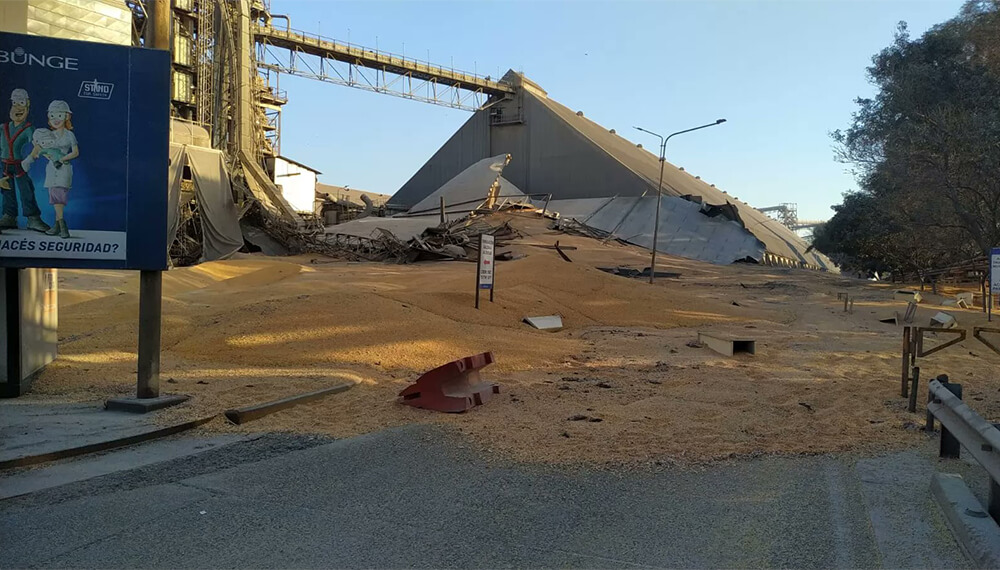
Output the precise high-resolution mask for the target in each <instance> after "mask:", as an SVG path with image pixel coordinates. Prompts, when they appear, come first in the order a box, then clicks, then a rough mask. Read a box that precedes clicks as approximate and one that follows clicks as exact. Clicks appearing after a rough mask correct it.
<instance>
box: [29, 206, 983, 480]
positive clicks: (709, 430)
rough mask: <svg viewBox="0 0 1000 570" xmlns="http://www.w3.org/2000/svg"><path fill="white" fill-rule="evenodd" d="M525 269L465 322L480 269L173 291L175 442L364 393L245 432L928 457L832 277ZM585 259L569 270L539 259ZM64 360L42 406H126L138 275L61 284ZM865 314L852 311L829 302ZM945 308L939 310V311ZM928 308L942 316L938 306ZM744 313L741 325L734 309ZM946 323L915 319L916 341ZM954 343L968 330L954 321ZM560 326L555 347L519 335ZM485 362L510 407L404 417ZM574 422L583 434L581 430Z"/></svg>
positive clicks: (302, 272) (397, 268) (891, 349)
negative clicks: (470, 359)
mask: <svg viewBox="0 0 1000 570" xmlns="http://www.w3.org/2000/svg"><path fill="white" fill-rule="evenodd" d="M512 219H513V222H514V223H515V225H516V226H517V227H519V228H520V229H521V230H522V232H523V233H524V234H525V237H524V238H523V239H520V240H518V241H517V242H516V243H515V245H514V247H513V250H514V251H515V252H517V253H523V254H525V257H524V258H522V259H518V260H515V261H508V262H502V263H500V264H499V266H498V268H497V291H496V302H494V303H489V302H484V303H483V305H482V309H481V310H478V311H477V310H476V309H475V308H473V298H474V287H473V285H474V283H473V281H474V270H475V264H472V263H465V262H440V263H423V264H415V265H389V264H381V263H367V262H366V263H348V262H342V261H335V260H329V259H325V258H318V257H315V256H298V257H291V258H267V257H260V256H242V257H239V258H237V259H232V260H228V261H222V262H212V263H205V264H202V265H199V266H196V267H189V268H182V269H175V270H171V271H169V272H168V273H166V274H165V275H164V285H163V290H164V301H163V309H164V318H163V356H162V370H163V372H162V377H161V389H162V391H164V392H169V393H186V394H191V395H192V400H191V401H190V402H189V403H187V404H185V405H183V406H180V407H177V408H173V409H170V410H167V411H165V412H163V413H162V417H163V419H164V421H173V420H176V419H180V418H193V417H196V416H201V415H203V414H208V413H218V412H221V411H222V410H224V409H226V408H230V407H235V406H241V405H248V404H253V403H260V402H264V401H268V400H273V399H277V398H282V397H286V396H289V395H292V394H296V393H301V392H306V391H311V390H315V389H318V388H322V387H325V386H329V385H331V384H333V383H336V382H341V381H344V380H350V381H353V382H356V383H357V386H356V387H355V388H353V389H352V390H349V391H348V392H345V393H343V394H338V395H334V396H330V397H327V398H325V399H323V400H321V401H318V402H314V403H310V404H306V405H302V406H299V407H296V408H292V409H289V410H286V411H282V412H279V413H276V414H274V415H272V416H269V417H267V418H264V419H262V420H258V421H256V422H252V423H249V424H246V425H244V426H241V427H239V428H236V427H232V426H227V425H226V424H225V423H224V422H222V421H221V420H217V421H215V422H213V423H212V424H210V429H216V430H238V431H295V432H308V433H323V434H330V435H333V436H351V435H356V434H361V433H366V432H370V431H374V430H379V429H384V428H387V427H392V426H399V425H405V424H412V423H435V424H444V425H447V426H451V427H453V428H454V429H456V430H458V431H461V432H462V433H464V434H467V435H468V436H469V437H470V438H472V439H473V440H474V441H475V442H476V443H477V444H478V445H479V446H480V447H481V449H482V450H483V453H487V454H500V455H504V456H509V457H512V458H515V459H521V460H528V461H542V462H556V463H565V462H587V463H597V464H636V463H643V462H672V463H675V462H680V463H685V462H700V461H706V460H712V459H719V458H727V457H735V456H749V455H757V454H772V453H818V452H830V451H844V450H870V449H883V448H894V447H899V446H902V445H906V444H908V443H914V442H916V441H918V440H919V439H920V438H922V437H923V436H922V435H920V433H919V431H918V430H917V429H916V428H917V427H918V426H917V424H919V423H920V421H921V418H922V416H921V415H920V414H917V415H913V414H907V413H906V412H905V410H904V402H903V400H902V399H901V398H900V397H899V353H898V351H899V344H900V338H901V337H900V329H899V328H898V327H895V326H892V325H886V324H882V323H879V322H878V317H879V316H882V315H883V314H884V313H886V312H890V311H892V310H901V306H904V304H903V303H902V302H899V301H892V299H891V292H890V290H889V289H887V288H886V287H885V286H882V285H875V284H870V283H866V282H863V281H857V280H850V279H846V278H841V277H839V276H836V275H829V274H822V273H816V272H807V271H800V270H788V269H778V268H767V267H758V266H753V265H742V264H738V265H732V266H715V265H709V264H705V263H700V262H695V261H690V260H682V259H677V258H671V257H669V256H661V257H662V258H663V259H662V263H663V265H662V266H661V267H660V268H659V269H660V270H661V271H676V272H679V273H681V274H682V275H681V276H680V277H679V278H671V279H661V280H659V281H658V283H657V284H656V285H654V286H650V285H649V284H648V283H646V282H644V281H641V280H633V279H628V278H624V277H619V276H614V275H610V274H608V273H604V272H602V271H600V270H598V269H597V267H598V266H608V265H629V266H632V267H636V268H642V267H645V266H646V265H647V263H646V261H647V257H646V256H647V253H646V252H644V251H643V250H640V249H638V248H633V247H630V246H624V245H621V244H615V243H610V244H602V243H601V242H599V241H596V240H592V239H589V238H585V237H576V236H568V235H565V234H557V233H555V232H552V231H550V230H547V229H546V228H545V227H544V224H543V223H542V222H541V221H540V220H534V219H530V218H528V217H526V216H513V217H512ZM556 239H558V240H560V243H561V244H562V245H566V246H571V247H576V248H577V249H575V250H569V251H567V253H568V254H569V255H570V257H571V258H572V259H573V262H572V263H567V262H565V261H563V260H562V259H561V258H560V257H559V256H558V254H556V252H554V251H552V250H547V249H542V248H537V247H533V246H532V245H531V244H551V243H553V242H554V241H555V240H556ZM59 281H60V292H59V298H60V331H59V333H60V357H59V359H58V360H57V361H56V362H55V363H53V364H52V365H50V366H49V367H48V368H47V369H46V370H45V371H44V372H43V373H42V374H41V375H40V376H39V378H38V379H37V380H36V381H35V384H34V390H33V392H32V394H30V395H29V396H27V398H28V399H29V400H58V401H89V400H98V399H103V398H106V397H108V396H112V395H120V394H126V393H129V392H131V391H133V390H134V385H135V357H136V355H135V345H136V319H137V311H138V298H137V292H138V281H137V275H136V274H131V273H124V272H95V271H89V272H85V271H62V272H60V278H59ZM846 290H850V291H851V292H852V294H853V295H854V296H855V298H856V299H857V301H856V304H855V312H854V314H846V313H844V312H843V311H842V302H840V301H837V299H836V293H837V292H838V291H846ZM931 297H933V296H931ZM932 300H933V299H932ZM734 302H735V303H736V304H734ZM936 310H937V309H935V308H933V307H931V306H924V305H921V307H920V309H919V310H918V315H917V318H918V321H920V322H923V321H925V320H926V319H927V318H929V316H930V315H931V314H933V312H935V311H936ZM947 310H949V311H950V312H952V313H953V314H956V315H957V316H958V317H959V321H960V323H961V325H962V326H972V325H977V324H982V323H980V321H983V323H984V322H985V318H984V317H983V316H982V314H981V313H979V312H977V311H965V310H961V309H955V308H954V307H951V308H948V309H947ZM550 314H560V315H562V317H563V321H564V324H565V328H564V329H563V330H562V331H559V332H556V333H546V332H542V331H537V330H534V329H531V328H529V327H528V326H527V325H524V324H522V323H521V319H522V318H523V317H524V316H528V315H550ZM699 330H705V331H716V332H719V333H737V334H740V335H750V336H753V337H755V338H756V339H757V354H756V355H754V356H738V357H734V358H726V357H723V356H721V355H718V354H715V353H713V352H711V351H709V350H708V349H705V348H696V347H691V346H688V343H689V341H692V340H694V339H695V337H696V333H697V331H699ZM486 350H491V351H493V353H494V355H495V357H496V364H495V365H493V366H491V367H489V368H487V369H485V370H484V377H485V378H487V379H489V380H492V381H495V382H498V383H500V384H501V386H502V393H501V394H500V395H499V396H497V397H495V398H494V399H493V400H492V401H490V402H489V403H488V404H487V405H485V406H482V407H480V408H477V409H475V410H473V411H471V412H469V413H465V414H455V415H446V414H438V413H434V412H428V411H424V410H418V409H413V408H410V407H407V406H402V405H399V404H397V403H396V402H395V396H396V394H397V393H398V392H399V391H400V390H401V389H402V388H403V387H405V386H406V385H407V384H408V383H409V382H411V381H412V380H414V379H415V378H416V377H417V376H418V375H419V374H420V373H422V372H423V371H426V370H428V369H430V368H433V367H436V366H438V365H440V364H443V363H445V362H448V361H450V360H454V359H456V358H459V357H462V356H467V355H470V354H475V353H478V352H483V351H486ZM998 359H1000V357H997V356H996V355H994V354H992V353H991V352H989V351H988V349H986V348H985V347H984V346H982V345H980V344H979V343H978V342H976V341H975V340H972V339H971V338H970V339H969V340H966V341H965V342H964V343H962V344H960V345H958V346H956V347H954V348H952V349H949V350H948V351H942V352H941V353H938V355H935V356H933V357H929V358H927V359H924V363H923V370H924V373H923V376H924V377H927V376H932V375H936V374H939V373H948V374H950V375H951V376H952V378H955V379H959V380H960V381H963V382H964V383H965V393H966V394H967V396H966V399H967V400H970V404H972V405H974V407H975V408H976V409H977V410H978V411H980V412H981V413H983V414H984V415H985V416H987V418H992V417H994V416H996V415H997V414H998V413H1000V405H998V398H997V394H998V390H1000V379H998V378H997V374H996V372H995V370H996V363H997V361H998ZM571 418H572V419H571Z"/></svg>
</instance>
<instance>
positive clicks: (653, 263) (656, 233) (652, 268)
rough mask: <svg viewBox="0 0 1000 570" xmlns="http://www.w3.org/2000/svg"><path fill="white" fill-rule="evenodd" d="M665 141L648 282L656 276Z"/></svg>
mask: <svg viewBox="0 0 1000 570" xmlns="http://www.w3.org/2000/svg"><path fill="white" fill-rule="evenodd" d="M666 151H667V141H665V140H664V141H663V142H662V143H660V179H659V180H658V181H657V182H656V218H655V219H654V220H653V255H652V257H650V259H649V284H650V285H652V284H653V279H654V278H655V276H656V240H657V239H658V238H659V237H660V201H661V198H662V194H661V193H660V192H661V191H660V189H661V188H662V187H663V163H664V162H666V156H665V154H666Z"/></svg>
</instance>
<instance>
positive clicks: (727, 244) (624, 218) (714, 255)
mask: <svg viewBox="0 0 1000 570" xmlns="http://www.w3.org/2000/svg"><path fill="white" fill-rule="evenodd" d="M549 209H551V210H552V211H554V212H559V216H560V217H561V218H574V219H576V220H578V221H580V222H583V223H585V224H586V225H588V226H591V227H594V228H597V229H599V230H603V231H606V232H609V233H614V235H615V236H616V237H618V238H620V239H623V240H625V241H627V242H629V243H633V244H635V245H639V246H642V247H645V248H651V247H652V244H653V222H654V219H655V213H656V197H655V196H646V197H645V198H640V197H635V196H625V197H618V198H612V199H610V200H609V199H608V198H582V199H576V200H553V201H552V202H550V203H549ZM657 251H660V252H663V253H669V254H671V255H677V256H679V257H687V258H689V259H699V260H701V261H708V262H710V263H720V264H728V263H732V262H734V261H736V260H740V259H745V258H747V257H751V258H753V259H757V260H760V259H761V258H762V256H763V254H764V244H763V243H761V241H760V240H758V239H757V238H756V237H754V235H753V234H751V233H750V232H748V231H746V230H745V229H744V228H743V226H741V225H740V224H738V223H737V222H734V221H732V220H729V219H727V218H724V217H722V216H717V217H714V218H710V217H708V216H706V215H705V214H703V213H701V211H700V206H699V205H698V204H696V203H694V202H689V201H687V200H684V199H683V198H675V197H673V196H664V197H663V202H661V203H660V233H659V236H658V239H657Z"/></svg>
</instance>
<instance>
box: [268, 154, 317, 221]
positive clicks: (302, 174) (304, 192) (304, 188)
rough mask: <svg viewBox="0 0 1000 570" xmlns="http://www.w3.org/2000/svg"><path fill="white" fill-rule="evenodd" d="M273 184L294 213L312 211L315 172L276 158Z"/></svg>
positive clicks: (314, 192) (314, 197)
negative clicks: (279, 190)
mask: <svg viewBox="0 0 1000 570" xmlns="http://www.w3.org/2000/svg"><path fill="white" fill-rule="evenodd" d="M274 183H275V184H276V185H277V186H278V188H280V189H281V195H282V196H284V197H285V200H286V201H288V203H289V204H291V205H292V208H294V209H295V211H296V212H308V213H311V212H312V211H313V204H314V203H315V201H316V172H315V171H312V170H309V169H308V168H303V167H301V166H299V165H298V164H295V163H293V162H288V161H287V160H285V159H283V158H281V157H277V158H275V159H274Z"/></svg>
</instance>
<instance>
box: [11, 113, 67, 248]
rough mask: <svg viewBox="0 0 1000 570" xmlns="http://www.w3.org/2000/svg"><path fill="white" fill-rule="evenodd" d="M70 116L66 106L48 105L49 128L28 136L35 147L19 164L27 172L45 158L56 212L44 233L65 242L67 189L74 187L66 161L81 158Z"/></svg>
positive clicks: (50, 191)
mask: <svg viewBox="0 0 1000 570" xmlns="http://www.w3.org/2000/svg"><path fill="white" fill-rule="evenodd" d="M72 115H73V113H72V112H71V111H70V109H69V103H67V102H65V101H58V100H56V101H53V102H51V103H49V112H48V118H49V128H48V129H35V132H34V133H33V134H32V137H31V141H32V144H33V145H34V147H33V148H32V150H31V154H30V155H28V156H27V158H25V159H24V161H23V162H22V163H21V168H23V169H24V170H25V171H27V170H30V169H31V164H32V163H33V162H34V161H35V159H37V158H38V157H39V156H44V157H45V158H46V159H47V163H46V165H45V188H47V189H48V191H49V204H52V208H53V209H55V211H56V223H55V225H53V226H52V228H51V229H49V230H48V231H46V232H45V234H46V235H50V236H55V235H58V236H59V237H61V238H64V239H65V238H68V237H69V228H68V227H67V226H66V218H65V213H66V203H67V202H68V201H69V189H70V187H72V185H73V165H71V164H70V163H69V161H71V160H73V159H75V158H76V157H78V156H80V147H79V146H78V145H77V142H76V135H74V134H73V120H72ZM50 129H51V130H50Z"/></svg>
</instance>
